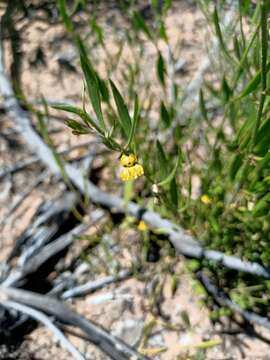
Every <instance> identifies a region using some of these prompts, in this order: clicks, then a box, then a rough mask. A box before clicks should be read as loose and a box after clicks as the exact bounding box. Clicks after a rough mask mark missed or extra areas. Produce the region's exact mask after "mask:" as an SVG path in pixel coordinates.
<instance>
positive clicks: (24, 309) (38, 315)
mask: <svg viewBox="0 0 270 360" xmlns="http://www.w3.org/2000/svg"><path fill="white" fill-rule="evenodd" d="M0 304H1V305H2V306H4V307H6V308H9V309H14V310H17V311H19V312H21V313H23V314H26V315H28V316H30V317H31V318H33V319H35V320H37V321H39V322H41V323H42V324H43V325H45V326H46V327H47V328H48V329H49V330H51V332H52V333H53V334H54V336H55V337H56V338H57V339H58V340H59V342H60V344H61V345H62V347H63V348H64V349H66V350H67V351H68V352H69V353H70V354H71V355H72V356H73V358H74V359H75V360H85V358H84V357H83V356H82V355H81V353H79V351H78V350H77V349H76V348H75V347H74V346H73V345H72V344H71V343H70V342H69V341H68V339H67V338H66V337H65V335H64V334H63V333H62V332H61V331H60V330H59V329H58V328H57V327H56V326H55V325H54V324H53V323H52V321H51V320H50V319H49V318H48V316H46V315H44V314H43V313H42V312H40V311H37V310H35V309H32V308H31V307H29V306H26V305H22V304H20V303H17V302H15V301H0Z"/></svg>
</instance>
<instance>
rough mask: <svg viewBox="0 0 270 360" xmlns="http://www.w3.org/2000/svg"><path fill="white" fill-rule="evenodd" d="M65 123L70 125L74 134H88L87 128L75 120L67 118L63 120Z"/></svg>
mask: <svg viewBox="0 0 270 360" xmlns="http://www.w3.org/2000/svg"><path fill="white" fill-rule="evenodd" d="M65 123H66V125H67V126H68V127H70V128H71V129H72V130H73V131H72V133H73V134H74V135H84V134H89V128H87V127H85V126H83V125H82V124H80V123H79V122H78V121H76V120H72V119H68V120H66V121H65Z"/></svg>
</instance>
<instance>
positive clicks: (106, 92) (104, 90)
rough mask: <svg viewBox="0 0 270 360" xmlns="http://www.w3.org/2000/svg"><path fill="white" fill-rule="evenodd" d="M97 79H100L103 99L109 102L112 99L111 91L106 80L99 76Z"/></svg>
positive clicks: (99, 83)
mask: <svg viewBox="0 0 270 360" xmlns="http://www.w3.org/2000/svg"><path fill="white" fill-rule="evenodd" d="M97 80H98V85H99V91H100V94H101V96H102V100H103V101H105V102H106V103H108V102H109V100H110V93H109V89H108V86H107V84H106V81H105V80H103V79H101V78H100V77H99V76H97Z"/></svg>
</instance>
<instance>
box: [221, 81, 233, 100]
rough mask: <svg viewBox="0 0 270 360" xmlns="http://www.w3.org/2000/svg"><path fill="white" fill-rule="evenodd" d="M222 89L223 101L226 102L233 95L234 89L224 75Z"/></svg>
mask: <svg viewBox="0 0 270 360" xmlns="http://www.w3.org/2000/svg"><path fill="white" fill-rule="evenodd" d="M221 90H222V95H223V101H224V102H225V103H227V102H228V101H229V99H230V97H231V95H232V90H231V88H230V86H229V84H228V82H227V80H226V77H225V76H223V79H222V83H221Z"/></svg>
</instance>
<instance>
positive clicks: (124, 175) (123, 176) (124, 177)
mask: <svg viewBox="0 0 270 360" xmlns="http://www.w3.org/2000/svg"><path fill="white" fill-rule="evenodd" d="M120 179H121V180H122V181H128V180H131V177H130V169H129V168H124V169H123V170H122V171H121V172H120Z"/></svg>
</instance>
